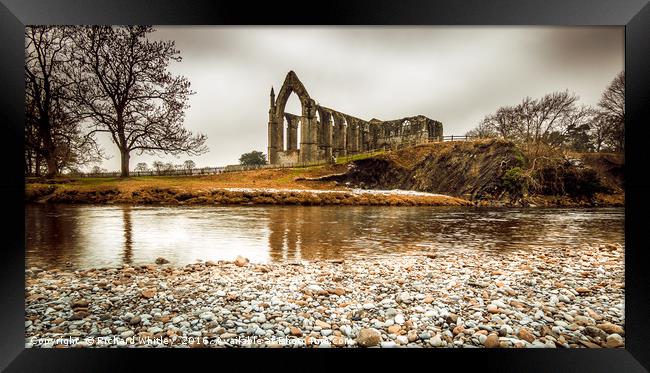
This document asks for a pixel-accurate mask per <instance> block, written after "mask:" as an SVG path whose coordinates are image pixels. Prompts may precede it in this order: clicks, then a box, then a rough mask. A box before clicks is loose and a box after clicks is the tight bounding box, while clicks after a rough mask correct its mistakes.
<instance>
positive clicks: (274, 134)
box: [268, 71, 442, 164]
mask: <svg viewBox="0 0 650 373" xmlns="http://www.w3.org/2000/svg"><path fill="white" fill-rule="evenodd" d="M291 93H295V94H296V95H297V96H298V98H299V99H300V103H301V106H302V113H301V115H297V114H291V113H285V111H284V109H285V106H286V103H287V99H288V97H289V95H290V94H291ZM298 128H299V129H300V136H299V137H300V138H298ZM285 134H286V135H285ZM268 139H269V147H268V151H269V153H268V156H269V163H271V164H288V163H294V164H308V163H313V162H319V161H324V160H325V161H329V160H330V159H332V157H341V156H345V155H350V154H355V153H361V152H367V151H371V150H375V149H381V148H384V147H395V146H398V145H403V144H418V143H423V142H428V141H442V123H440V122H438V121H435V120H432V119H429V118H427V117H425V116H423V115H417V116H413V117H406V118H402V119H397V120H389V121H381V120H378V119H371V120H370V121H366V120H363V119H360V118H357V117H354V116H352V115H349V114H345V113H342V112H339V111H337V110H334V109H330V108H327V107H325V106H321V105H317V104H316V102H315V101H314V100H313V99H312V98H311V97H310V96H309V94H308V93H307V90H306V89H305V87H304V85H303V84H302V83H301V82H300V80H299V79H298V77H297V76H296V74H295V73H294V72H293V71H290V72H289V73H288V74H287V77H286V78H285V81H284V84H283V85H282V88H281V89H280V91H279V93H278V97H277V99H276V98H275V93H274V91H273V88H271V100H270V109H269V123H268Z"/></svg>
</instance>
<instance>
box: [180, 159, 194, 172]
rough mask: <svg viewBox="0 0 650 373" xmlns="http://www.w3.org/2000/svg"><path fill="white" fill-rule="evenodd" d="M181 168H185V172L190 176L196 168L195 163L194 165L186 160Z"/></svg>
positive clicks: (191, 161)
mask: <svg viewBox="0 0 650 373" xmlns="http://www.w3.org/2000/svg"><path fill="white" fill-rule="evenodd" d="M183 167H185V169H186V170H188V171H189V172H190V175H191V174H192V170H193V169H195V168H196V163H194V161H193V160H191V159H188V160H186V161H185V162H184V163H183Z"/></svg>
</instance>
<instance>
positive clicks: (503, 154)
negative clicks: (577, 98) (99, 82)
mask: <svg viewBox="0 0 650 373" xmlns="http://www.w3.org/2000/svg"><path fill="white" fill-rule="evenodd" d="M350 159H351V161H350V162H349V163H342V164H327V165H321V166H312V167H296V168H278V169H258V170H248V171H238V172H226V173H222V174H216V175H195V176H141V177H130V178H123V179H122V178H64V177H60V178H55V179H53V180H46V179H39V178H28V179H27V180H26V189H25V201H27V202H47V203H91V204H111V203H117V204H133V205H144V204H161V205H177V204H181V205H185V204H187V205H214V204H218V205H241V204H244V205H250V204H257V205H380V206H382V205H383V206H385V205H389V206H420V205H424V206H432V205H433V206H438V205H445V206H466V205H474V206H492V207H535V206H540V207H604V206H608V207H622V206H624V205H625V194H624V188H623V179H624V157H623V155H622V154H605V153H583V154H567V155H562V157H560V156H557V157H556V158H554V159H553V161H552V162H551V161H548V162H547V163H549V162H550V163H549V164H545V165H544V166H543V167H542V166H540V165H537V166H536V167H537V168H539V169H538V170H537V171H536V173H535V174H534V175H535V176H534V177H533V176H530V175H528V171H526V170H527V167H532V166H531V165H528V166H527V164H528V163H534V162H533V161H531V160H526V158H525V157H524V154H523V153H522V151H521V150H520V149H519V148H518V147H517V145H515V144H514V143H512V142H509V141H504V140H495V139H490V140H480V141H470V142H462V141H461V142H444V143H431V144H423V145H418V146H413V147H410V148H405V149H401V150H397V151H387V152H384V153H381V154H376V155H372V156H369V155H365V156H363V157H361V156H360V157H359V158H358V159H355V158H350ZM529 184H530V185H529ZM533 186H534V187H533Z"/></svg>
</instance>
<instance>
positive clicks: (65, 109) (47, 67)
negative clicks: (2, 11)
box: [25, 26, 102, 177]
mask: <svg viewBox="0 0 650 373" xmlns="http://www.w3.org/2000/svg"><path fill="white" fill-rule="evenodd" d="M72 33H73V28H71V27H62V26H27V27H26V28H25V94H26V97H25V103H26V105H25V125H26V131H25V132H26V138H25V140H26V144H25V145H26V154H25V155H26V158H28V159H26V164H27V165H28V168H29V169H28V170H27V171H28V172H27V173H28V174H29V173H31V171H34V173H35V174H37V175H38V174H40V169H41V159H42V160H44V161H45V165H46V168H47V177H52V176H54V175H55V174H57V173H58V172H60V171H61V170H63V169H65V168H68V169H72V168H76V167H77V166H80V165H84V164H87V163H89V162H95V161H97V160H99V159H100V158H101V157H102V153H101V150H100V149H99V148H98V146H97V143H96V142H95V141H94V138H93V137H92V135H91V134H90V133H88V132H85V131H83V129H82V127H81V121H82V120H83V116H81V115H80V113H78V112H76V110H74V105H73V104H72V103H71V101H70V96H71V92H72V85H73V82H72V81H71V80H70V79H69V78H68V75H69V74H68V69H70V68H71V67H72V65H71V55H72V44H71V43H72Z"/></svg>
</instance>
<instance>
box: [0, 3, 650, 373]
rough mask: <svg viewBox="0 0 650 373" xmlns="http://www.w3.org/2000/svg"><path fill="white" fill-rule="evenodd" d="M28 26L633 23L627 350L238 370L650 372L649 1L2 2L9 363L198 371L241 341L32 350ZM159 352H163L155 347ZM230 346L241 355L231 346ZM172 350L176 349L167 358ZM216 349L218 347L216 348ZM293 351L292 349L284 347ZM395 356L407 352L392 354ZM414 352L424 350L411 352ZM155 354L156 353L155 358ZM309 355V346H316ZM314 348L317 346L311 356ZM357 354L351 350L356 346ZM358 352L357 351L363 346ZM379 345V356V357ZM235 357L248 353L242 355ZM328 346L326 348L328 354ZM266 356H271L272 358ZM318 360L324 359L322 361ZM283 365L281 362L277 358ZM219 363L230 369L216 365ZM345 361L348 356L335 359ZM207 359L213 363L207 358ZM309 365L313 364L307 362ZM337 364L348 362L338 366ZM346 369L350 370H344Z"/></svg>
mask: <svg viewBox="0 0 650 373" xmlns="http://www.w3.org/2000/svg"><path fill="white" fill-rule="evenodd" d="M29 24H154V25H163V24H165V25H168V24H169V25H171V24H179V25H207V24H214V25H222V24H231V25H255V24H261V25H282V24H288V25H291V24H294V25H295V24H298V25H312V24H313V25H357V24H359V25H557V26H568V25H576V26H597V25H620V26H625V70H626V74H625V77H626V101H627V103H626V111H627V117H626V127H625V131H626V151H625V157H626V164H627V165H626V180H625V194H626V203H625V214H626V218H625V220H626V221H625V243H626V256H625V264H626V268H625V273H626V274H625V276H626V279H625V283H626V289H625V290H626V293H625V311H626V321H625V322H626V328H625V329H626V346H625V349H601V350H587V349H574V350H548V349H543V350H529V349H526V350H497V351H495V350H490V351H487V350H483V349H477V350H459V349H436V350H433V349H423V350H400V352H393V351H389V352H386V351H381V352H379V351H380V350H358V349H357V350H354V351H351V350H346V351H341V350H336V351H328V352H325V351H322V352H320V353H318V352H316V351H313V352H312V351H307V352H305V350H298V351H294V350H292V351H291V352H287V350H281V351H273V352H272V353H269V352H268V351H267V352H266V353H264V355H265V356H264V358H263V359H262V358H257V357H253V356H250V357H248V355H249V354H258V353H262V351H260V350H255V351H251V350H249V351H247V352H245V354H246V356H247V358H246V360H244V361H243V363H242V365H240V366H239V369H245V370H253V369H256V366H255V365H256V364H260V365H259V367H264V366H265V365H266V364H269V363H268V361H271V362H272V363H271V364H269V365H277V367H279V368H281V369H299V368H298V367H299V366H300V365H298V364H295V365H293V364H288V360H287V359H293V358H294V356H295V355H296V354H298V355H301V356H302V357H307V359H309V360H311V363H310V364H311V366H317V367H320V368H326V366H327V364H329V363H332V364H334V363H335V362H336V361H338V360H339V359H342V358H345V357H346V356H351V357H352V358H353V360H356V361H357V363H359V364H367V363H368V362H372V361H374V362H375V363H378V364H381V365H382V367H383V368H388V369H394V368H395V367H390V365H391V361H392V363H394V364H395V365H396V367H397V366H400V365H404V364H407V365H408V369H412V367H411V364H414V363H417V362H420V363H422V364H426V365H429V366H431V367H436V368H438V366H439V362H451V363H452V364H453V365H457V366H458V367H460V368H463V369H467V368H470V369H472V370H474V369H481V370H482V371H485V370H499V371H527V372H528V371H553V372H559V371H585V372H619V371H620V372H643V371H648V370H649V369H650V356H649V355H650V354H649V353H648V352H649V351H650V306H649V304H650V302H649V301H650V276H649V275H648V273H649V271H648V268H647V266H648V260H647V258H648V254H647V248H648V242H649V241H650V240H649V239H648V238H647V236H646V231H647V227H646V224H645V220H644V212H645V211H648V209H649V208H650V203H649V202H648V200H649V199H648V197H647V196H648V195H650V193H649V192H650V183H649V182H648V181H647V178H646V177H645V175H644V173H645V172H644V169H645V165H646V163H647V161H648V155H647V152H646V149H647V148H648V147H647V146H646V143H647V142H648V139H650V136H648V127H650V126H649V124H650V121H649V119H650V115H648V114H649V111H650V53H648V52H649V51H650V42H649V41H650V5H649V4H648V0H625V1H620V0H619V1H607V0H595V1H594V0H546V1H533V0H498V1H489V2H488V1H481V0H471V1H468V0H464V1H451V0H449V1H445V2H442V1H440V2H437V1H436V2H432V1H413V0H408V1H405V0H402V1H386V0H384V1H356V2H322V3H318V4H315V6H309V3H305V2H301V3H293V2H290V1H284V2H255V3H253V2H243V1H240V2H225V1H207V0H201V1H191V2H190V1H181V0H157V1H147V0H119V1H76V0H0V90H1V92H0V96H1V97H2V98H1V100H0V107H1V111H0V112H1V113H2V115H1V116H0V122H1V123H2V135H1V136H0V139H1V141H2V146H1V147H0V149H1V151H2V158H0V159H2V160H3V163H4V164H3V172H2V177H0V180H1V181H0V191H2V194H1V196H2V197H3V198H2V201H3V203H2V206H3V209H2V210H3V215H4V219H3V221H4V224H3V225H2V231H3V235H2V237H3V238H4V242H3V243H4V245H2V248H1V249H0V252H1V253H2V254H1V255H2V260H1V261H0V266H1V267H2V270H0V276H1V281H0V286H1V287H2V291H1V295H0V296H1V297H2V302H1V303H0V304H1V305H2V306H0V312H1V313H2V320H3V323H2V328H0V331H1V332H2V338H0V351H1V352H0V355H1V357H0V367H1V368H3V369H6V371H63V370H65V371H70V370H72V371H76V370H79V371H104V370H106V371H109V370H110V371H118V369H129V370H131V369H132V368H133V366H132V365H131V364H132V361H129V360H131V359H137V360H141V361H144V362H146V364H147V369H148V370H149V369H151V370H153V369H155V368H156V367H158V366H163V367H167V368H169V367H170V366H171V365H170V364H172V363H174V362H176V363H178V362H181V363H182V364H183V365H184V366H185V367H186V369H184V370H189V367H190V366H191V363H192V362H193V363H196V362H199V360H200V359H199V358H201V359H207V360H209V361H212V362H217V361H222V359H224V361H225V359H226V358H224V356H226V355H224V354H227V355H231V354H232V353H234V352H233V351H234V350H228V351H227V352H226V351H223V350H220V351H219V352H216V351H214V350H210V351H209V354H208V351H202V352H199V351H196V350H193V351H192V352H193V354H192V356H188V355H189V354H187V355H185V354H184V358H183V359H177V358H176V356H177V355H178V354H180V353H182V350H174V351H173V352H171V351H169V350H164V352H163V353H162V354H161V353H160V351H144V350H143V351H138V352H135V351H133V350H132V349H128V350H127V349H96V350H94V349H68V350H65V351H58V350H55V349H25V348H24V344H25V329H24V312H25V304H24V289H25V286H24V281H25V275H24V268H25V258H24V246H25V242H24V237H25V236H24V233H25V227H24V203H23V196H24V194H23V193H24V176H23V164H22V162H23V141H24V133H23V128H24V124H23V117H24V111H23V98H24V83H23V64H24V26H25V25H29ZM156 352H158V353H156ZM231 352H232V353H231ZM168 353H172V354H173V355H174V356H170V355H167V354H168ZM216 353H219V354H221V355H217V354H216ZM288 353H291V354H292V355H287V354H288ZM392 353H396V354H399V355H400V357H392V356H391V355H390V354H392ZM410 353H413V354H416V355H418V356H404V354H406V355H409V354H410ZM152 354H155V356H154V355H152ZM310 354H312V355H310ZM313 354H316V355H313ZM348 354H352V355H353V356H352V355H348ZM357 354H358V355H357ZM380 354H381V355H380ZM237 355H239V356H238V357H237V358H236V359H241V358H242V357H241V352H238V353H237ZM324 355H327V356H324ZM265 361H266V362H267V363H266V364H265ZM320 361H323V362H327V363H323V364H321V363H320ZM278 364H279V365H278ZM219 365H220V366H225V365H223V363H219ZM336 365H340V364H338V363H337V364H336ZM209 366H210V365H208V367H209ZM307 369H310V368H309V367H308V368H307ZM332 369H340V367H337V366H335V365H333V366H332ZM346 370H347V369H346Z"/></svg>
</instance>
